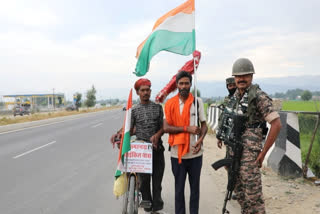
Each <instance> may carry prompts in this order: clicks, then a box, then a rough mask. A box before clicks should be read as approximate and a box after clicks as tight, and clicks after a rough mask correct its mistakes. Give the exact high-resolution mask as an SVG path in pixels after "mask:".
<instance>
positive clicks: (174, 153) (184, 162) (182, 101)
mask: <svg viewBox="0 0 320 214" xmlns="http://www.w3.org/2000/svg"><path fill="white" fill-rule="evenodd" d="M176 84H177V88H178V89H179V93H178V94H177V95H176V96H174V97H172V98H171V99H169V100H168V101H167V102H166V104H165V119H164V121H163V129H164V132H166V133H169V140H168V141H169V144H170V146H171V167H172V172H173V175H174V178H175V213H176V214H185V213H186V208H185V196H184V189H185V182H186V176H187V174H188V177H189V183H190V207H189V209H190V214H198V212H199V196H200V174H201V167H202V153H203V148H202V144H203V140H204V137H205V135H206V133H207V130H208V128H207V124H206V119H205V115H204V108H203V102H202V100H201V99H200V98H198V99H197V101H195V99H194V97H193V95H192V94H191V93H190V88H191V84H192V76H191V74H189V73H188V72H185V71H181V72H179V73H178V74H177V76H176ZM195 102H197V105H198V108H197V109H195ZM196 114H198V121H197V123H198V122H199V123H200V124H201V126H200V127H201V128H200V127H199V126H198V125H195V124H196V123H195V122H196V121H195V118H196ZM196 135H198V139H197V138H196ZM196 139H197V140H196Z"/></svg>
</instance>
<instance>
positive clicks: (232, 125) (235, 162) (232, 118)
mask: <svg viewBox="0 0 320 214" xmlns="http://www.w3.org/2000/svg"><path fill="white" fill-rule="evenodd" d="M227 117H228V119H227V120H228V121H229V123H228V124H227V127H225V128H227V129H230V130H227V131H226V133H228V135H224V139H222V140H223V141H224V143H225V145H228V146H229V147H230V148H231V154H230V155H227V157H226V158H224V159H221V160H218V161H216V162H214V163H213V164H212V165H211V166H212V167H213V168H214V169H215V170H218V169H219V168H221V167H223V166H226V167H227V170H228V185H227V192H226V196H225V198H224V204H223V208H222V214H225V213H230V212H229V211H228V210H227V209H226V206H227V203H228V201H229V200H230V199H231V196H232V192H233V190H234V188H235V185H236V182H237V179H238V176H239V170H240V159H241V156H242V150H243V146H242V142H241V136H242V134H243V132H244V130H245V127H246V126H245V124H246V121H247V117H246V116H244V115H235V114H229V115H227ZM222 126H223V125H222Z"/></svg>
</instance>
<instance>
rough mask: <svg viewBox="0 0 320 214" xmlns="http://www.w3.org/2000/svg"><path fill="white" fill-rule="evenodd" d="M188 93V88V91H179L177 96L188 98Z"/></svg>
mask: <svg viewBox="0 0 320 214" xmlns="http://www.w3.org/2000/svg"><path fill="white" fill-rule="evenodd" d="M189 93H190V88H189V89H186V88H184V89H179V94H180V95H181V96H182V97H188V95H189Z"/></svg>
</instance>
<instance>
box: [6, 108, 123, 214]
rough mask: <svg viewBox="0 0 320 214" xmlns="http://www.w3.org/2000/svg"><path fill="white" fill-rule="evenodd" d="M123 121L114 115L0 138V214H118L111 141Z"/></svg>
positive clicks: (99, 115) (67, 121) (115, 112)
mask: <svg viewBox="0 0 320 214" xmlns="http://www.w3.org/2000/svg"><path fill="white" fill-rule="evenodd" d="M123 117H124V112H123V111H121V110H119V109H117V110H110V111H104V112H99V113H93V114H87V115H84V116H81V117H79V118H72V119H68V118H66V119H65V120H64V121H60V122H58V123H53V124H52V125H50V124H47V125H42V126H39V127H34V128H27V129H22V130H19V131H16V132H15V131H13V132H7V133H6V132H5V133H0V213H1V214H38V213H39V214H40V213H41V214H42V213H50V214H51V213H56V214H93V213H97V214H103V213H120V211H119V210H120V209H121V201H120V200H116V199H115V197H114V195H113V193H112V188H113V181H114V180H113V178H114V177H113V176H114V172H115V167H116V162H117V161H116V159H117V149H112V146H111V145H110V143H109V138H110V136H111V134H112V133H114V132H115V131H116V130H117V129H119V127H121V124H122V123H123Z"/></svg>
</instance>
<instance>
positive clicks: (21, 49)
mask: <svg viewBox="0 0 320 214" xmlns="http://www.w3.org/2000/svg"><path fill="white" fill-rule="evenodd" d="M183 2H184V0H134V1H132V0H119V1H114V0H112V1H111V0H54V1H53V0H28V1H25V0H10V1H8V0H0V96H1V95H5V94H26V93H51V92H52V91H53V89H54V91H55V92H60V93H65V95H66V97H67V98H68V99H71V97H72V94H73V93H75V92H81V93H84V92H85V91H86V90H88V89H90V88H91V86H92V85H94V86H95V88H96V89H97V98H98V99H109V98H126V97H127V94H128V93H129V89H130V88H131V87H132V86H133V84H134V82H135V81H136V80H137V79H138V77H136V76H135V75H134V74H133V71H134V69H135V64H136V62H137V59H136V58H135V54H136V48H137V47H138V45H139V44H140V43H141V42H142V41H143V40H144V39H145V38H146V37H147V36H148V35H149V33H150V32H151V30H152V27H153V25H154V23H155V21H156V20H157V19H158V18H159V17H161V16H162V15H163V14H165V13H166V12H168V11H169V10H171V9H173V8H175V7H176V6H178V5H179V4H181V3H183ZM195 7H196V12H195V14H196V16H195V17H196V20H195V23H196V24H195V25H196V49H197V50H199V51H200V52H201V53H202V59H201V61H200V65H199V69H198V71H197V80H198V82H199V83H201V82H212V84H214V82H215V81H223V80H224V79H225V78H227V77H229V76H230V75H231V69H232V64H233V62H234V61H235V60H236V59H238V58H242V57H246V58H249V59H250V60H251V61H252V62H253V64H254V67H255V70H256V74H255V76H254V78H272V77H286V76H304V75H320V71H319V67H320V24H319V23H320V13H319V11H320V1H318V0H306V1H301V0H281V1H279V0H258V1H257V0H224V1H221V0H219V1H218V0H196V5H195ZM190 59H191V56H181V55H175V54H172V53H169V52H161V53H159V54H158V55H156V56H155V57H154V58H153V59H152V61H151V65H150V70H149V72H148V73H147V75H145V76H144V77H145V78H148V79H150V80H151V82H152V83H153V86H155V87H153V94H154V95H155V94H156V93H157V92H158V91H159V90H160V89H161V88H162V87H164V86H165V84H166V83H167V82H168V81H169V80H170V79H171V77H172V76H173V75H174V74H175V73H176V72H177V70H179V68H180V67H182V66H183V64H184V63H185V62H186V61H188V60H190Z"/></svg>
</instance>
